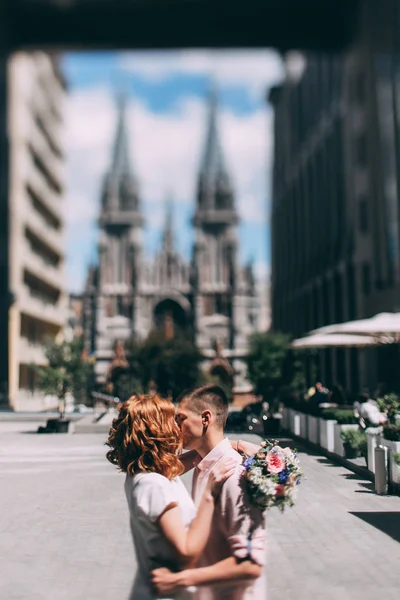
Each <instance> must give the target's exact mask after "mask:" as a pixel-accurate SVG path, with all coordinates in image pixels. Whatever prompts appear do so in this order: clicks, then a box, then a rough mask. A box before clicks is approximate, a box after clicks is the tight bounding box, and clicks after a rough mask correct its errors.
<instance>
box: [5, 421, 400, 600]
mask: <svg viewBox="0 0 400 600" xmlns="http://www.w3.org/2000/svg"><path fill="white" fill-rule="evenodd" d="M29 428H30V429H32V427H28V429H29ZM103 442H104V436H99V435H96V434H91V435H90V434H89V435H69V436H68V435H60V436H51V435H50V436H46V435H42V436H37V435H33V434H32V433H23V434H18V433H16V432H15V431H13V430H12V429H11V428H8V429H7V428H5V429H3V427H2V426H1V424H0V552H1V557H2V561H1V562H2V568H1V574H0V598H1V600H67V599H68V600H87V599H88V600H92V599H93V600H123V599H124V598H127V597H128V593H129V589H130V585H131V582H132V579H133V574H134V569H135V565H134V558H133V552H132V547H131V540H130V534H129V528H128V514H127V510H126V507H125V499H124V496H123V480H124V476H123V475H120V474H118V473H117V472H116V471H115V469H114V468H113V467H112V466H111V465H109V464H108V463H107V462H106V460H105V459H104V453H105V448H104V446H103V445H102V444H103ZM301 459H302V464H303V470H304V472H305V474H306V476H307V481H305V482H304V484H303V485H302V487H301V488H300V489H299V491H300V498H299V502H298V505H297V506H296V507H295V508H294V509H292V510H289V511H288V512H287V513H286V514H284V515H281V514H280V513H278V512H275V511H273V512H271V513H269V514H268V517H267V520H268V532H269V557H268V560H269V594H268V600H278V599H279V600H281V599H282V597H284V598H286V599H289V600H291V599H293V600H303V599H304V600H306V599H307V600H310V599H312V600H316V599H321V600H331V599H338V600H339V598H340V599H341V600H357V599H358V598H360V599H361V598H362V600H376V598H377V597H382V598H385V600H395V599H396V600H398V598H399V593H400V569H399V564H400V498H397V497H386V498H379V497H377V496H375V495H374V494H373V493H371V489H370V488H371V484H370V483H369V482H366V481H362V480H360V479H359V478H358V476H356V475H354V474H352V473H351V472H349V471H347V470H346V469H345V468H343V467H337V466H334V465H332V463H330V462H329V461H327V460H326V459H325V458H322V457H318V456H309V455H305V454H302V455H301ZM260 600H262V599H260Z"/></svg>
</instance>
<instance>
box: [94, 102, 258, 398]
mask: <svg viewBox="0 0 400 600" xmlns="http://www.w3.org/2000/svg"><path fill="white" fill-rule="evenodd" d="M118 110H119V114H118V124H117V131H116V135H115V141H114V147H113V152H112V159H111V165H110V168H109V170H108V172H107V173H106V176H105V179H104V184H103V189H102V198H101V214H100V219H99V227H100V238H99V245H98V261H97V265H96V266H94V267H91V268H90V270H89V273H88V278H87V285H86V290H85V294H84V309H83V310H84V323H85V327H84V329H85V336H86V338H87V343H88V345H89V346H90V348H91V351H92V352H94V354H95V356H96V369H97V375H98V377H99V380H104V378H105V375H106V372H107V369H108V366H109V364H110V361H111V360H112V357H113V350H114V347H115V343H116V342H117V341H118V340H120V341H124V340H128V339H132V338H134V339H135V338H136V339H144V338H145V337H146V336H147V335H148V334H149V332H150V331H152V330H154V329H156V328H164V330H165V331H166V332H167V334H168V335H174V332H175V331H176V330H178V329H179V330H180V331H183V332H184V333H185V335H187V336H188V337H190V338H191V339H192V340H193V341H194V342H195V343H196V345H197V346H198V348H199V349H200V350H201V352H202V354H203V357H204V368H205V369H207V370H208V371H209V372H210V373H211V374H214V373H215V374H217V373H218V374H219V375H221V374H222V375H223V371H224V370H225V371H226V373H225V375H226V376H227V377H230V378H231V380H232V382H233V384H234V386H235V388H236V390H237V391H240V390H242V391H245V390H246V388H247V390H248V388H249V386H248V384H247V382H246V366H245V363H244V358H245V356H246V352H247V344H248V337H249V335H251V334H252V333H253V332H255V331H257V330H258V325H259V318H260V301H259V296H258V294H257V288H256V283H255V278H254V274H253V269H252V266H251V265H247V266H245V267H243V266H241V265H240V263H239V240H238V214H237V210H236V205H235V193H234V189H233V186H232V181H231V178H230V176H229V173H228V170H227V167H226V163H225V160H224V155H223V150H222V146H221V141H220V136H219V131H218V122H217V121H218V106H217V98H216V95H215V94H212V95H211V96H210V98H209V101H208V117H207V124H206V127H207V129H206V136H205V146H204V151H203V158H202V161H201V164H200V167H199V173H198V180H197V193H196V199H195V211H194V216H193V220H192V225H193V232H194V242H193V250H192V257H191V260H190V261H186V260H185V259H184V258H183V257H182V256H180V255H179V253H178V252H177V250H176V247H175V244H174V226H173V208H172V205H171V204H169V205H167V211H166V220H165V226H164V231H163V238H162V247H161V248H160V251H159V253H158V254H157V255H156V256H155V258H154V259H152V260H151V261H150V260H147V259H146V257H145V256H144V254H143V248H142V239H143V234H144V231H145V224H144V219H143V216H142V210H141V205H142V199H141V196H140V190H139V186H138V182H137V179H136V176H135V173H134V170H133V168H132V165H131V162H130V158H129V143H128V137H129V136H128V130H127V124H126V115H125V112H126V111H125V106H124V102H120V104H119V108H118Z"/></svg>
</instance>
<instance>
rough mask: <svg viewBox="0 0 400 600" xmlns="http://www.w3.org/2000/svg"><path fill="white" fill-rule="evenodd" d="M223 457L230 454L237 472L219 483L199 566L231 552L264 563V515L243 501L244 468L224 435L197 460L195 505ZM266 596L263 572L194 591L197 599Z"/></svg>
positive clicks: (243, 599) (259, 598)
mask: <svg viewBox="0 0 400 600" xmlns="http://www.w3.org/2000/svg"><path fill="white" fill-rule="evenodd" d="M224 458H233V459H234V460H235V461H236V462H237V464H238V467H237V471H236V474H235V475H232V476H231V477H230V478H229V479H228V480H227V481H226V482H225V483H224V485H223V487H222V491H221V494H220V496H219V498H218V502H217V504H216V507H215V510H214V517H213V524H212V529H211V534H210V538H209V540H208V543H207V546H206V549H205V551H204V553H203V555H202V558H201V560H200V562H199V564H198V566H199V567H200V566H201V567H205V566H208V565H212V564H214V563H217V562H219V561H221V560H224V559H226V558H229V557H230V556H234V557H236V558H237V559H239V560H240V559H245V558H251V560H252V561H253V562H255V563H257V564H259V565H260V566H262V567H264V564H265V558H266V549H265V522H264V519H260V518H259V511H258V510H257V509H252V508H251V506H249V505H248V502H246V499H245V496H244V495H243V490H242V487H241V486H240V482H239V479H240V475H241V473H242V472H243V467H242V466H241V462H242V458H241V456H240V454H238V453H237V452H236V451H235V450H233V448H232V446H231V444H230V442H229V440H228V439H227V438H225V439H224V440H223V441H222V442H220V443H219V444H218V445H217V446H215V448H213V449H212V450H211V452H209V453H208V454H207V456H205V457H204V458H203V460H200V459H199V460H198V461H196V463H195V470H194V474H193V488H192V495H193V500H194V501H195V504H196V506H198V504H199V502H200V499H201V497H202V494H203V492H204V488H205V485H206V483H207V479H208V477H209V475H210V471H211V469H212V467H213V466H214V465H215V464H216V463H217V462H218V461H219V460H222V459H224ZM254 523H255V524H256V525H255V527H254V525H253V524H254ZM252 529H253V531H252ZM263 571H264V569H263ZM265 598H266V582H265V574H264V573H263V574H262V576H261V577H259V578H258V579H256V580H253V581H251V582H247V583H245V584H234V585H232V584H228V583H227V584H224V585H223V586H220V585H218V586H217V587H213V588H206V587H199V588H198V590H197V592H196V600H228V599H229V600H265Z"/></svg>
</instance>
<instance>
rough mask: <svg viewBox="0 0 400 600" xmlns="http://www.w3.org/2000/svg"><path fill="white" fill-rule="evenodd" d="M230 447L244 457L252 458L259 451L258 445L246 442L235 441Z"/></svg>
mask: <svg viewBox="0 0 400 600" xmlns="http://www.w3.org/2000/svg"><path fill="white" fill-rule="evenodd" d="M231 445H232V448H233V449H234V450H236V452H239V454H242V455H243V454H245V455H246V456H254V454H257V452H258V451H259V449H260V444H253V442H247V441H246V440H235V441H234V442H231Z"/></svg>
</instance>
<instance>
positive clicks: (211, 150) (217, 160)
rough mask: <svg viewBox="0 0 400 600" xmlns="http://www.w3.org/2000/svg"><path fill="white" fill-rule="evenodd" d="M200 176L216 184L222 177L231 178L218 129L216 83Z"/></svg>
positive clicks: (212, 87) (210, 100) (211, 96)
mask: <svg viewBox="0 0 400 600" xmlns="http://www.w3.org/2000/svg"><path fill="white" fill-rule="evenodd" d="M200 177H201V179H202V180H203V181H204V183H207V184H208V185H214V184H215V183H216V181H217V180H218V179H220V178H223V179H225V180H228V179H229V176H228V173H227V170H226V166H225V160H224V155H223V152H222V146H221V140H220V136H219V130H218V94H217V88H216V85H215V83H212V84H211V86H210V91H209V95H208V117H207V133H206V142H205V147H204V154H203V160H202V163H201V167H200Z"/></svg>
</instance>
